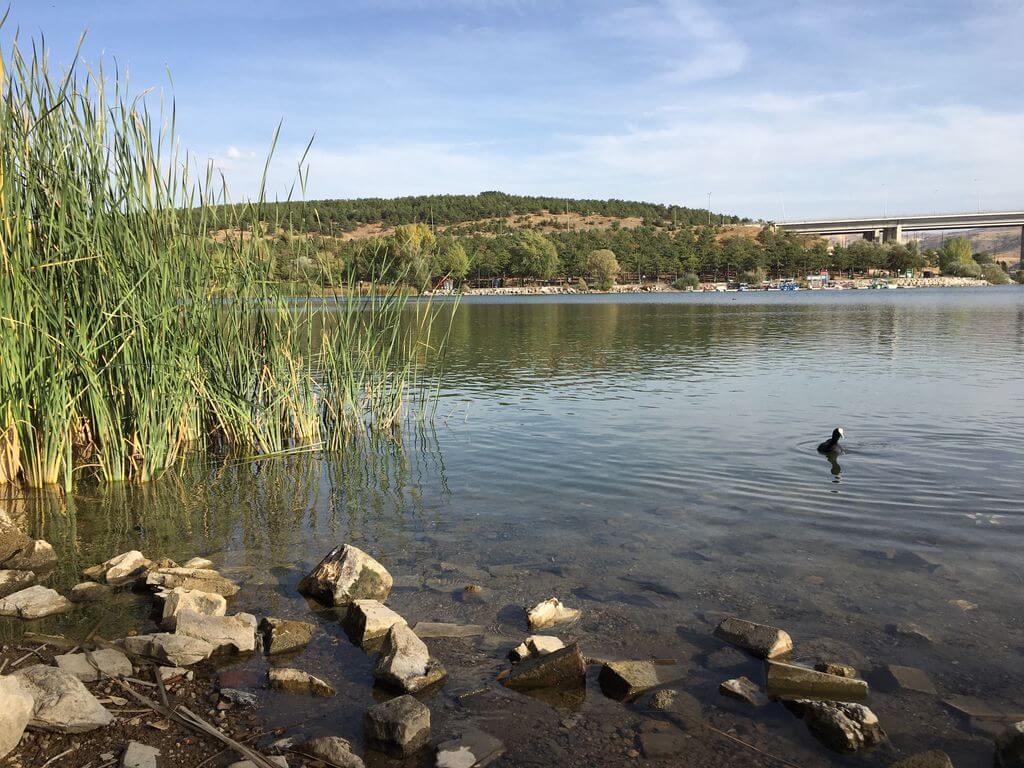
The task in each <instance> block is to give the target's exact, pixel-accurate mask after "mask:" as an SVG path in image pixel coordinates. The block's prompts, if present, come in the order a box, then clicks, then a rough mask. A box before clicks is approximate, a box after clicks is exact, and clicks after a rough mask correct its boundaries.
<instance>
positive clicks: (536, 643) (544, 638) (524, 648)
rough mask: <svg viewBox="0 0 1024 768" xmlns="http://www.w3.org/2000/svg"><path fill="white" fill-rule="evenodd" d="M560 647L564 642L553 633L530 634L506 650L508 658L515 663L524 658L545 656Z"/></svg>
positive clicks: (563, 645) (563, 646)
mask: <svg viewBox="0 0 1024 768" xmlns="http://www.w3.org/2000/svg"><path fill="white" fill-rule="evenodd" d="M562 648H565V643H563V642H562V641H561V640H560V639H559V638H557V637H555V636H554V635H530V636H529V637H528V638H526V639H525V640H523V642H521V643H520V644H519V645H517V646H516V647H515V648H513V649H512V650H511V651H509V652H508V658H509V661H511V662H512V663H513V664H517V663H518V662H520V661H526V659H534V658H536V657H538V656H546V655H547V654H549V653H553V652H554V651H557V650H560V649H562Z"/></svg>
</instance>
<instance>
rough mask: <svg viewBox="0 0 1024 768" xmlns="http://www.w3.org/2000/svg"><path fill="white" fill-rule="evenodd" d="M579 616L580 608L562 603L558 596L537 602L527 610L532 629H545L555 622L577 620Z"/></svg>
mask: <svg viewBox="0 0 1024 768" xmlns="http://www.w3.org/2000/svg"><path fill="white" fill-rule="evenodd" d="M579 616H580V612H579V611H578V610H576V609H574V608H568V607H566V606H565V605H562V601H561V600H559V599H558V598H557V597H552V598H551V599H550V600H544V601H543V602H540V603H537V604H536V605H535V606H533V608H530V609H529V610H528V611H527V612H526V618H527V620H528V621H529V622H530V629H544V628H546V627H551V626H554V625H555V624H562V623H563V622H567V621H575V620H576V619H578V618H579Z"/></svg>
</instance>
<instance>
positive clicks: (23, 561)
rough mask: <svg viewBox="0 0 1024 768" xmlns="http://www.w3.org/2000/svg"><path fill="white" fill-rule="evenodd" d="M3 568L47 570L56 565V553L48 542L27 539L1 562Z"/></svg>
mask: <svg viewBox="0 0 1024 768" xmlns="http://www.w3.org/2000/svg"><path fill="white" fill-rule="evenodd" d="M2 565H3V567H4V568H10V569H13V570H16V571H47V570H49V569H51V568H54V567H55V566H56V565H57V553H56V552H54V551H53V547H52V546H50V544H49V542H46V541H43V540H42V539H34V540H29V541H28V542H27V543H26V544H25V545H24V546H23V547H22V548H21V549H20V550H19V551H18V552H17V553H15V554H13V555H11V556H10V557H8V558H7V559H6V560H4V561H3V563H2Z"/></svg>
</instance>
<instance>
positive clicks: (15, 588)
mask: <svg viewBox="0 0 1024 768" xmlns="http://www.w3.org/2000/svg"><path fill="white" fill-rule="evenodd" d="M35 580H36V574H35V573H34V572H33V571H18V570H13V569H8V570H2V571H0V597H7V596H8V595H10V594H12V593H14V592H20V591H21V590H23V589H27V588H28V587H31V586H32V583H33V582H34V581H35Z"/></svg>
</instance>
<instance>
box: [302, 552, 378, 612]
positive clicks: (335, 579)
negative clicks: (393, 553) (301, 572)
mask: <svg viewBox="0 0 1024 768" xmlns="http://www.w3.org/2000/svg"><path fill="white" fill-rule="evenodd" d="M393 583H394V580H393V579H392V578H391V574H390V573H388V572H387V569H386V568H385V567H384V566H383V565H381V564H380V563H378V562H377V561H376V560H374V559H373V558H372V557H370V556H369V555H368V554H366V553H365V552H363V551H362V550H361V549H358V548H357V547H353V546H352V545H351V544H343V545H342V546H340V547H336V548H334V549H332V550H331V551H330V552H328V553H327V556H326V557H325V558H324V559H323V560H321V561H320V564H319V565H317V567H316V568H314V569H313V570H312V571H311V572H310V573H309V575H308V576H306V577H305V578H303V579H302V581H300V582H299V592H301V593H302V594H304V595H309V596H310V597H315V598H318V599H320V600H322V601H324V602H326V603H329V604H331V605H347V604H348V603H351V602H352V601H353V600H379V601H380V602H384V601H385V600H387V599H388V595H389V594H391V585H392V584H393Z"/></svg>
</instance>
